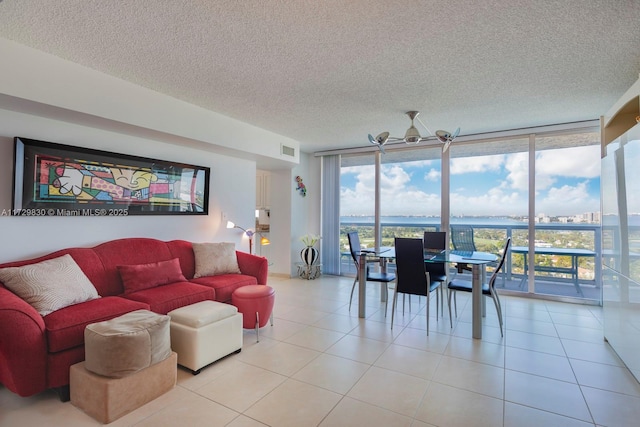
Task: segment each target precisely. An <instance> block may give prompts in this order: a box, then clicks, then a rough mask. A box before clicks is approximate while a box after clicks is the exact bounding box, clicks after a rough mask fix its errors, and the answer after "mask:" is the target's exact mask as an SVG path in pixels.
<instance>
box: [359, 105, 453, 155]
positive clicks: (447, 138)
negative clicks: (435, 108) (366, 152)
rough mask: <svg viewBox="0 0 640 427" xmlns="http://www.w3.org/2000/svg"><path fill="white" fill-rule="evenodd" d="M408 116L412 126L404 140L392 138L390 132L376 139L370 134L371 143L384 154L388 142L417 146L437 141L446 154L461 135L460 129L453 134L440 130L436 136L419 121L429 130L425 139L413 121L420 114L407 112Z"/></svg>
mask: <svg viewBox="0 0 640 427" xmlns="http://www.w3.org/2000/svg"><path fill="white" fill-rule="evenodd" d="M406 114H407V116H409V118H410V119H411V126H409V129H407V131H406V132H405V134H404V138H397V137H391V136H389V132H382V133H381V134H379V135H378V136H376V137H375V138H374V137H373V136H372V135H371V134H369V135H368V136H369V142H370V143H372V144H374V145H377V146H378V148H379V149H380V151H381V152H383V153H384V149H383V148H382V147H383V145H384V144H386V143H387V142H388V141H391V142H404V143H405V144H408V145H416V144H419V143H421V142H424V141H433V140H437V141H439V142H440V143H442V144H443V147H442V152H443V153H444V152H445V151H447V150H448V149H449V145H450V144H451V142H453V140H454V139H456V137H457V136H458V134H460V128H457V129H456V130H455V132H454V133H453V134H451V133H450V132H447V131H445V130H438V131H436V134H435V135H433V134H432V133H431V131H429V129H428V128H427V127H426V126H425V125H424V123H422V121H421V120H420V119H418V121H419V122H420V123H421V124H422V126H424V128H425V129H427V132H428V133H429V136H425V137H423V136H421V135H420V132H419V131H418V129H416V127H415V125H414V124H413V120H414V119H415V118H417V117H418V114H420V113H419V112H418V111H407V112H406Z"/></svg>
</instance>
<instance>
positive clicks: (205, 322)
mask: <svg viewBox="0 0 640 427" xmlns="http://www.w3.org/2000/svg"><path fill="white" fill-rule="evenodd" d="M168 315H169V316H170V317H171V348H172V349H173V350H174V351H175V352H176V353H178V364H180V365H182V366H184V367H185V368H188V369H190V370H191V372H192V373H193V374H194V375H197V374H199V373H200V370H201V369H202V368H203V367H205V366H207V365H209V364H211V363H213V362H215V361H216V360H218V359H221V358H223V357H225V356H227V355H229V354H231V353H234V352H236V353H238V352H240V351H241V350H242V314H240V313H238V309H237V308H236V307H234V306H233V305H231V304H224V303H221V302H216V301H201V302H198V303H195V304H191V305H188V306H185V307H181V308H178V309H176V310H173V311H170V312H169V313H168Z"/></svg>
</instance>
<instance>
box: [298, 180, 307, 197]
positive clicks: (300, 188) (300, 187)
mask: <svg viewBox="0 0 640 427" xmlns="http://www.w3.org/2000/svg"><path fill="white" fill-rule="evenodd" d="M296 182H297V183H298V187H297V188H296V190H298V191H299V192H300V195H301V196H302V197H306V196H307V187H305V185H304V183H303V182H302V177H300V175H298V176H296Z"/></svg>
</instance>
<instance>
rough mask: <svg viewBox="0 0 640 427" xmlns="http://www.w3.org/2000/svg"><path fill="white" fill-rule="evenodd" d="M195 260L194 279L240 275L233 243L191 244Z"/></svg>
mask: <svg viewBox="0 0 640 427" xmlns="http://www.w3.org/2000/svg"><path fill="white" fill-rule="evenodd" d="M193 253H194V255H195V259H196V272H195V274H194V275H193V277H194V279H195V278H198V277H204V276H215V275H217V274H240V273H241V272H240V267H238V257H237V256H236V245H235V243H227V242H222V243H193Z"/></svg>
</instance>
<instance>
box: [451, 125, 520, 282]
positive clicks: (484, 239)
mask: <svg viewBox="0 0 640 427" xmlns="http://www.w3.org/2000/svg"><path fill="white" fill-rule="evenodd" d="M450 150H451V160H450V196H449V201H450V209H451V220H450V222H451V225H452V226H460V225H465V226H470V227H472V228H473V235H474V242H475V246H476V249H477V250H479V251H485V252H492V253H496V254H498V253H500V250H502V249H503V247H504V244H505V240H506V239H507V237H511V238H512V239H513V243H514V244H520V243H523V242H524V241H525V239H526V236H527V225H528V204H529V189H528V182H529V179H528V171H529V167H528V162H529V139H528V137H519V138H510V139H502V140H497V141H487V142H477V143H468V144H458V145H455V144H452V146H451V148H450ZM510 261H511V260H510ZM512 267H513V268H512ZM506 270H507V272H508V273H509V275H511V273H512V272H518V266H517V261H516V265H512V264H511V262H509V263H507V266H506Z"/></svg>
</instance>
